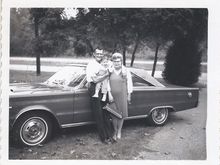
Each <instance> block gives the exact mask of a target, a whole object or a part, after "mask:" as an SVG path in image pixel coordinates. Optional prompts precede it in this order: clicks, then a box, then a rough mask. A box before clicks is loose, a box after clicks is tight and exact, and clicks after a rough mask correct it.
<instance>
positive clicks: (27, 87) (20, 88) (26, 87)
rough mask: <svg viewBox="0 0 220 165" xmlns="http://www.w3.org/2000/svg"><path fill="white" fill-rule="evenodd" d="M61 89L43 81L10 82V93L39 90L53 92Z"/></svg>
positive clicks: (25, 92)
mask: <svg viewBox="0 0 220 165" xmlns="http://www.w3.org/2000/svg"><path fill="white" fill-rule="evenodd" d="M61 90H62V91H63V88H62V87H59V86H48V85H46V84H44V83H41V84H27V83H14V84H10V95H18V94H19V95H20V94H21V95H22V94H25V95H27V94H35V93H39V92H42V93H44V92H54V91H61Z"/></svg>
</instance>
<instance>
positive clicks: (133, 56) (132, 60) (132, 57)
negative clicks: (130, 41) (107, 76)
mask: <svg viewBox="0 0 220 165" xmlns="http://www.w3.org/2000/svg"><path fill="white" fill-rule="evenodd" d="M139 41H140V40H139V37H138V39H137V40H136V43H135V46H134V50H133V52H132V56H131V64H130V66H131V67H132V66H133V64H134V59H135V53H136V51H137V48H138V45H139Z"/></svg>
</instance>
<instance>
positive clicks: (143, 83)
mask: <svg viewBox="0 0 220 165" xmlns="http://www.w3.org/2000/svg"><path fill="white" fill-rule="evenodd" d="M131 76H132V82H133V86H134V87H138V86H153V85H152V84H151V83H149V82H147V81H145V80H144V79H142V78H140V77H138V76H137V75H135V74H133V73H131Z"/></svg>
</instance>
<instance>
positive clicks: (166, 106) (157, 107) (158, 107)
mask: <svg viewBox="0 0 220 165" xmlns="http://www.w3.org/2000/svg"><path fill="white" fill-rule="evenodd" d="M161 108H169V109H172V110H173V111H174V112H175V108H174V107H173V106H170V105H165V106H164V105H163V106H156V107H153V108H152V109H151V110H150V111H149V113H148V115H150V114H151V113H152V112H153V110H155V109H161Z"/></svg>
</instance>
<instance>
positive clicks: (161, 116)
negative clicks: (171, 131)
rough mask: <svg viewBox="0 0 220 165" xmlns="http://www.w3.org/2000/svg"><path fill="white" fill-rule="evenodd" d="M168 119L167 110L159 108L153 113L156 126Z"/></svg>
mask: <svg viewBox="0 0 220 165" xmlns="http://www.w3.org/2000/svg"><path fill="white" fill-rule="evenodd" d="M167 117H168V109H167V108H159V109H155V110H153V111H152V119H153V121H154V122H155V123H156V124H163V123H164V122H165V121H166V119H167Z"/></svg>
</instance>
